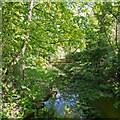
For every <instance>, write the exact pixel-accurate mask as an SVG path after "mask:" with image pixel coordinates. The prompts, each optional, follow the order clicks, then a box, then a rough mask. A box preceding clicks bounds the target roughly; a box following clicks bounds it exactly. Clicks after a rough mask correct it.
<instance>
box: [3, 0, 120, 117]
mask: <svg viewBox="0 0 120 120" xmlns="http://www.w3.org/2000/svg"><path fill="white" fill-rule="evenodd" d="M33 1H34V0H33ZM30 3H31V2H30ZM30 5H31V4H29V3H27V2H26V3H25V2H24V3H23V2H20V3H19V2H8V3H7V2H4V3H3V4H2V16H3V17H2V23H3V30H2V39H3V41H2V42H3V45H2V46H3V49H2V50H3V55H2V56H3V59H2V70H3V73H5V74H4V75H3V78H2V82H3V88H4V90H3V96H2V97H3V106H4V107H3V108H4V109H3V116H4V117H8V118H13V117H17V118H18V117H19V118H22V117H26V114H32V113H35V115H33V116H37V115H38V111H42V112H43V113H46V112H48V111H47V109H41V107H42V103H43V101H44V100H45V99H46V97H47V98H48V96H47V95H49V93H51V92H52V89H53V88H57V89H59V91H60V92H62V93H63V97H64V98H66V96H68V95H69V94H79V96H78V97H76V101H79V102H78V103H79V104H78V105H77V107H78V108H77V109H78V112H76V117H78V116H79V112H80V110H81V109H82V110H83V117H85V118H97V117H101V116H100V114H98V113H96V111H95V110H94V109H93V106H92V104H91V101H94V100H96V99H97V98H98V99H99V98H100V97H111V96H112V97H114V98H115V101H114V106H115V107H116V108H117V109H118V110H119V105H120V100H119V97H120V83H119V82H120V47H119V45H120V42H119V34H118V33H119V27H120V23H119V19H120V14H119V9H120V2H93V3H92V2H88V3H86V2H82V3H76V2H68V3H66V2H49V3H47V2H41V3H35V2H34V4H33V7H32V8H31V6H30ZM30 11H31V12H30ZM29 15H31V16H30V18H31V20H28V16H29ZM24 46H26V49H24ZM57 48H61V49H62V50H64V52H65V53H66V58H68V59H73V60H74V62H73V63H71V64H68V65H66V66H62V65H61V66H56V67H58V68H59V72H60V73H59V74H58V71H57V69H56V68H55V67H52V68H50V67H49V66H47V65H46V61H45V58H47V57H50V56H55V55H53V54H55V53H56V50H57ZM78 49H79V51H80V52H77V50H78ZM23 53H24V54H23ZM23 60H25V64H26V71H25V78H24V80H23V79H22V72H24V70H23V68H22V64H23ZM49 97H50V96H49ZM37 106H39V108H40V110H38V109H39V108H37ZM65 108H66V112H67V113H68V114H66V116H65V117H68V116H70V115H69V113H70V112H72V111H77V110H76V109H75V108H71V109H70V110H68V108H67V106H65ZM67 110H68V111H67ZM15 111H16V112H15ZM54 113H55V110H53V113H52V112H51V113H50V114H51V116H54V115H55V114H54ZM58 117H60V116H59V115H58Z"/></svg>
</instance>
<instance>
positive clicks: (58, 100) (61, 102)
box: [44, 92, 83, 120]
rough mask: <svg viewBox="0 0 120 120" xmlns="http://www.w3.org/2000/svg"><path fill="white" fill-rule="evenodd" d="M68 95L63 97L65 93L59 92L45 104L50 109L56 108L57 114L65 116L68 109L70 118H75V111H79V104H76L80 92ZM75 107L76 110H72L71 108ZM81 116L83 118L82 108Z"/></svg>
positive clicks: (81, 119)
mask: <svg viewBox="0 0 120 120" xmlns="http://www.w3.org/2000/svg"><path fill="white" fill-rule="evenodd" d="M67 96H68V97H67V98H65V97H63V94H62V93H60V92H58V93H57V95H56V96H55V97H54V98H52V99H50V100H48V101H46V102H44V104H45V106H48V110H49V111H52V110H53V109H54V110H55V115H56V116H57V115H60V116H61V117H64V116H65V115H66V110H67V114H69V116H70V118H74V117H75V111H78V109H77V105H76V98H78V97H79V95H78V94H76V95H75V94H72V95H67ZM71 107H72V108H74V112H70V108H71ZM79 114H80V116H79V119H80V120H83V117H82V114H83V112H82V110H80V113H79Z"/></svg>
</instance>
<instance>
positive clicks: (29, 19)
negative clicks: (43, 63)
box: [22, 0, 34, 80]
mask: <svg viewBox="0 0 120 120" xmlns="http://www.w3.org/2000/svg"><path fill="white" fill-rule="evenodd" d="M33 2H34V0H31V2H30V6H29V10H28V16H27V20H28V26H27V27H28V28H27V30H28V29H29V24H30V21H31V16H32V8H33ZM29 37H30V33H29V32H27V39H29ZM27 44H28V41H25V46H24V48H23V49H22V54H23V57H24V53H25V50H26V46H27ZM24 78H25V59H24V60H23V80H24Z"/></svg>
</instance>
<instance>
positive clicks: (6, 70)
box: [3, 0, 34, 75]
mask: <svg viewBox="0 0 120 120" xmlns="http://www.w3.org/2000/svg"><path fill="white" fill-rule="evenodd" d="M33 2H34V0H31V2H30V5H29V10H28V17H27V20H28V25H27V26H28V27H27V29H29V24H30V23H29V22H30V20H31V15H32V8H33ZM28 38H29V33H27V39H26V40H25V41H24V42H23V46H22V52H21V53H19V54H18V56H17V57H16V58H15V59H14V60H13V61H12V62H10V63H9V64H8V67H6V68H5V70H4V73H3V75H5V74H6V73H7V72H8V70H9V68H10V67H12V66H13V65H15V64H16V61H19V60H20V59H21V58H22V57H23V56H24V53H25V50H26V46H27V44H28ZM23 63H24V67H23V71H24V68H25V62H23Z"/></svg>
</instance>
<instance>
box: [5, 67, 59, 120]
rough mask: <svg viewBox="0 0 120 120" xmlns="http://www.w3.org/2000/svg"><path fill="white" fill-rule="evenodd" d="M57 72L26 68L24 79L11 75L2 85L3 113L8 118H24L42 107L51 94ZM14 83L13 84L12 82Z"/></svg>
mask: <svg viewBox="0 0 120 120" xmlns="http://www.w3.org/2000/svg"><path fill="white" fill-rule="evenodd" d="M56 76H57V71H55V70H52V69H51V70H48V69H47V68H42V69H41V68H26V77H25V80H24V81H23V80H22V79H21V77H20V75H19V76H18V75H17V76H14V75H12V74H11V73H10V74H9V77H8V78H7V80H9V82H6V83H5V84H4V85H3V88H4V91H3V92H4V94H5V95H4V96H3V106H4V107H3V113H4V115H5V116H7V117H8V118H24V117H26V115H27V116H28V114H31V113H34V112H36V110H37V109H38V108H39V109H40V108H41V107H42V104H43V101H44V99H45V98H46V99H48V98H47V96H48V95H49V94H51V92H52V91H51V88H52V86H53V83H54V81H55V77H56ZM13 81H14V82H13Z"/></svg>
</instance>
